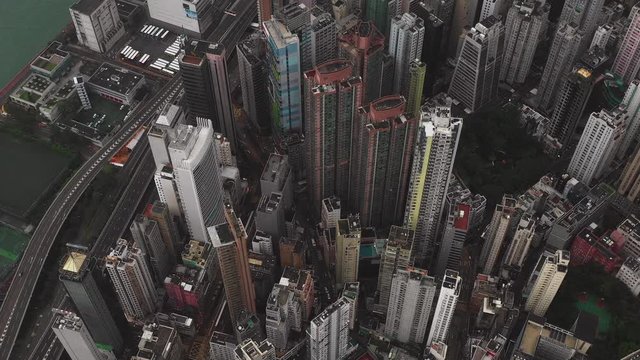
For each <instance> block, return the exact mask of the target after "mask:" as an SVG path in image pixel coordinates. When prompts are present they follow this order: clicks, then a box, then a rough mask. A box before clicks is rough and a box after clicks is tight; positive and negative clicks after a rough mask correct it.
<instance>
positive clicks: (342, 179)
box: [304, 60, 362, 208]
mask: <svg viewBox="0 0 640 360" xmlns="http://www.w3.org/2000/svg"><path fill="white" fill-rule="evenodd" d="M352 73H353V67H352V66H351V63H350V62H349V61H347V60H332V61H329V62H327V63H324V64H321V65H319V66H317V67H316V68H315V69H314V70H310V71H307V72H306V73H305V74H304V82H305V135H306V136H305V147H306V154H305V155H306V158H307V161H306V166H307V180H308V182H309V191H310V193H311V200H312V202H313V205H314V207H315V208H319V207H320V204H321V202H322V199H324V198H327V197H329V196H333V195H336V196H338V197H339V198H341V199H347V198H348V197H349V184H350V182H351V181H352V179H351V178H350V176H349V175H350V174H349V170H350V167H351V166H350V165H351V150H352V149H351V143H352V137H353V134H352V131H353V128H354V125H355V124H354V122H357V121H358V115H357V111H358V108H359V107H360V106H361V96H362V80H361V79H360V77H358V76H352Z"/></svg>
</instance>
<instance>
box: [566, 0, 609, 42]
mask: <svg viewBox="0 0 640 360" xmlns="http://www.w3.org/2000/svg"><path fill="white" fill-rule="evenodd" d="M603 4H604V0H566V1H565V3H564V7H563V8H562V13H561V14H560V18H559V19H558V23H559V24H571V23H573V24H576V25H578V27H579V28H580V30H582V32H583V33H584V37H583V38H582V39H581V41H582V44H581V45H580V48H581V49H580V52H583V51H584V50H585V49H587V48H588V46H589V44H591V39H592V38H593V34H594V33H595V31H596V28H597V27H598V21H599V19H600V16H601V12H602V5H603Z"/></svg>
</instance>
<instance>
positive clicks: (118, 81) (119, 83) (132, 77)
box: [89, 63, 144, 94]
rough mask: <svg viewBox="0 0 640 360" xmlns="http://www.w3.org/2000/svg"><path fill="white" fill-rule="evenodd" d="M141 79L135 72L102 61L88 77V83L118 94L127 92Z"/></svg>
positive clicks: (142, 78)
mask: <svg viewBox="0 0 640 360" xmlns="http://www.w3.org/2000/svg"><path fill="white" fill-rule="evenodd" d="M143 80H144V77H143V76H142V75H141V74H138V73H137V72H133V71H129V70H126V69H123V68H119V67H115V66H113V65H111V64H108V63H103V64H102V65H100V67H99V68H98V70H96V72H95V73H94V74H93V75H92V76H91V78H90V79H89V84H92V85H94V86H97V87H100V88H103V89H106V90H110V91H113V92H116V93H118V94H129V93H131V91H133V90H134V89H135V88H136V86H137V85H138V84H139V83H140V82H141V81H143Z"/></svg>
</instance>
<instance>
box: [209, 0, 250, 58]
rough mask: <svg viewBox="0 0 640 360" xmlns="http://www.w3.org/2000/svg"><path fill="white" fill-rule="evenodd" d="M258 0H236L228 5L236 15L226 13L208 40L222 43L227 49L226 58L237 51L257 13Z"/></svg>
mask: <svg viewBox="0 0 640 360" xmlns="http://www.w3.org/2000/svg"><path fill="white" fill-rule="evenodd" d="M256 6H257V5H256V2H255V1H254V0H234V1H233V4H231V6H229V7H228V9H229V10H230V11H232V12H235V13H236V15H235V16H233V15H230V14H229V13H225V14H224V16H222V19H221V20H220V23H219V24H218V25H217V26H216V29H215V30H214V31H213V33H211V35H210V36H209V37H208V38H207V40H209V41H211V42H218V43H222V45H224V47H225V48H226V50H227V54H226V58H227V60H229V58H230V57H231V54H233V52H234V51H235V48H236V45H237V44H238V41H240V38H241V37H242V35H243V34H244V32H245V30H247V28H248V27H249V24H251V22H252V21H253V19H254V18H255V17H256V15H257V10H256Z"/></svg>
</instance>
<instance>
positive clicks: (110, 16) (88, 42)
mask: <svg viewBox="0 0 640 360" xmlns="http://www.w3.org/2000/svg"><path fill="white" fill-rule="evenodd" d="M69 12H70V13H71V20H73V26H74V27H75V28H76V36H77V37H78V43H79V44H80V45H82V46H85V47H87V48H89V49H91V50H93V51H95V52H99V53H106V52H107V51H109V50H110V49H111V47H112V46H113V45H114V44H115V43H116V42H117V41H118V40H120V38H121V37H122V36H123V35H124V25H123V24H122V22H121V21H120V17H119V16H118V6H117V5H116V1H115V0H79V1H78V2H77V3H75V4H73V5H71V7H70V8H69Z"/></svg>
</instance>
